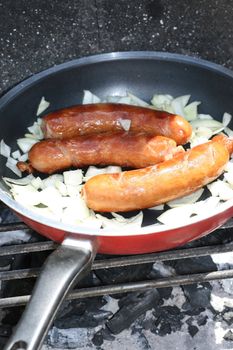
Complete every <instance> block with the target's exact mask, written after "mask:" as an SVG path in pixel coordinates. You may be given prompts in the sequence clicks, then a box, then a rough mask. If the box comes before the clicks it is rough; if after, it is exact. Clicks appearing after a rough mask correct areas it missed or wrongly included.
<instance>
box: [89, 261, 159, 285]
mask: <svg viewBox="0 0 233 350" xmlns="http://www.w3.org/2000/svg"><path fill="white" fill-rule="evenodd" d="M151 269H152V264H142V265H136V266H125V267H121V268H117V267H116V268H111V269H102V270H96V271H95V274H96V276H97V277H98V278H99V279H100V281H101V282H102V283H104V284H114V283H124V282H131V281H140V280H143V279H147V276H148V274H149V273H150V272H151Z"/></svg>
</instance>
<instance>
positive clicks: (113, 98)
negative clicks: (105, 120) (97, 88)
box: [106, 96, 121, 103]
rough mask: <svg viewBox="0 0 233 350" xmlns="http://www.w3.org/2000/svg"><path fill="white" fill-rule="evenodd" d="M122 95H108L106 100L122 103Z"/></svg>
mask: <svg viewBox="0 0 233 350" xmlns="http://www.w3.org/2000/svg"><path fill="white" fill-rule="evenodd" d="M120 98H121V96H107V97H106V102H110V103H120V102H119V100H120Z"/></svg>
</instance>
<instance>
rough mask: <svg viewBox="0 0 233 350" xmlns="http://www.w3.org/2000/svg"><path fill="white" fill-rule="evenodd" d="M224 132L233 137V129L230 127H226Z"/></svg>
mask: <svg viewBox="0 0 233 350" xmlns="http://www.w3.org/2000/svg"><path fill="white" fill-rule="evenodd" d="M224 132H225V133H226V134H227V136H229V137H230V138H233V130H231V129H230V128H228V127H225V128H224Z"/></svg>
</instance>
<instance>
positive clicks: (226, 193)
mask: <svg viewBox="0 0 233 350" xmlns="http://www.w3.org/2000/svg"><path fill="white" fill-rule="evenodd" d="M207 188H208V189H209V191H210V192H211V194H212V196H215V197H219V198H220V199H221V200H223V201H227V200H229V199H232V198H233V189H232V188H231V186H230V185H229V184H228V183H226V182H225V181H221V180H217V181H215V182H212V183H211V184H210V185H207Z"/></svg>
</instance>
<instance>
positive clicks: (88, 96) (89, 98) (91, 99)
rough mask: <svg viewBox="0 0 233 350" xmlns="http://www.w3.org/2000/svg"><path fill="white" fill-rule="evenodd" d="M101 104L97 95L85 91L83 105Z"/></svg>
mask: <svg viewBox="0 0 233 350" xmlns="http://www.w3.org/2000/svg"><path fill="white" fill-rule="evenodd" d="M99 102H101V100H100V98H99V97H98V96H96V95H94V94H93V93H92V92H91V91H89V90H84V96H83V101H82V104H83V105H85V104H91V103H99Z"/></svg>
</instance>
